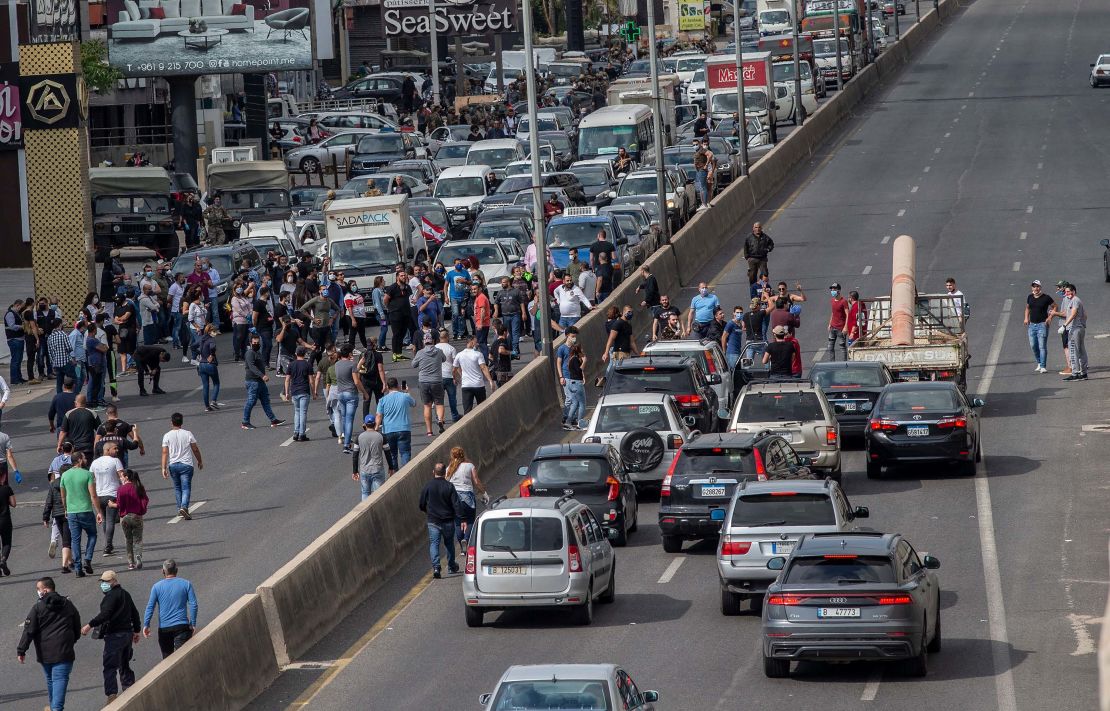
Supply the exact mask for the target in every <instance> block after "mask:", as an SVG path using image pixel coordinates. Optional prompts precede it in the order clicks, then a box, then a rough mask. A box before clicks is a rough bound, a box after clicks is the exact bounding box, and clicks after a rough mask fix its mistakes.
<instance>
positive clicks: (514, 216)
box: [474, 205, 536, 248]
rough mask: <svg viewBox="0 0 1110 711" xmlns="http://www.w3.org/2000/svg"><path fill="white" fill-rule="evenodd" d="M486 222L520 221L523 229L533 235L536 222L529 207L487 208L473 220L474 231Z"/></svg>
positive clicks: (506, 206)
mask: <svg viewBox="0 0 1110 711" xmlns="http://www.w3.org/2000/svg"><path fill="white" fill-rule="evenodd" d="M487 220H520V221H521V222H522V223H524V227H525V228H526V229H527V230H528V234H535V231H534V230H535V225H536V220H535V216H534V215H533V214H532V208H531V207H530V206H529V207H526V206H523V205H503V206H499V207H488V208H486V209H484V210H482V211H481V212H480V213H478V217H477V218H476V219H475V220H474V229H475V230H476V229H478V226H479V225H481V224H482V223H483V222H486V221H487ZM526 248H527V247H526Z"/></svg>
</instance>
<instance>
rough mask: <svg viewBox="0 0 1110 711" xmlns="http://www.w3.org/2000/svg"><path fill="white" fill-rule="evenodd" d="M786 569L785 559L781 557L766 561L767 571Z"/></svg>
mask: <svg viewBox="0 0 1110 711" xmlns="http://www.w3.org/2000/svg"><path fill="white" fill-rule="evenodd" d="M785 567H786V558H783V557H782V556H781V555H780V556H776V557H774V558H772V559H771V560H769V561H767V570H782V569H783V568H785Z"/></svg>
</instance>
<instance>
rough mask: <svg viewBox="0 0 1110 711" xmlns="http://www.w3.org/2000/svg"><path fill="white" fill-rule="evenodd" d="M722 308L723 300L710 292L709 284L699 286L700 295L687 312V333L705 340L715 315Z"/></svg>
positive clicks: (691, 303) (692, 301) (693, 300)
mask: <svg viewBox="0 0 1110 711" xmlns="http://www.w3.org/2000/svg"><path fill="white" fill-rule="evenodd" d="M720 307H721V300H720V299H718V298H717V295H716V294H714V293H712V292H710V291H709V284H707V283H705V282H704V281H703V282H701V283H700V284H698V294H697V296H695V297H694V298H693V299H691V300H690V310H689V311H687V312H686V332H687V333H691V334H693V333H696V334H697V337H698V338H705V337H706V336H707V335H708V333H709V328H710V325H711V322H712V321H713V314H714V313H715V312H716V311H717V309H719V308H720Z"/></svg>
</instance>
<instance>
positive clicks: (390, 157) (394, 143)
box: [351, 131, 417, 176]
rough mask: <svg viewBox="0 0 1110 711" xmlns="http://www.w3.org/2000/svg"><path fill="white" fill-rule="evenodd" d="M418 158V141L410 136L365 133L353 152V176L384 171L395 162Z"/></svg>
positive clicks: (390, 132) (389, 133) (394, 133)
mask: <svg viewBox="0 0 1110 711" xmlns="http://www.w3.org/2000/svg"><path fill="white" fill-rule="evenodd" d="M416 157H417V155H416V139H415V138H414V137H413V136H410V135H409V134H405V133H396V132H393V131H379V132H377V133H364V134H362V135H361V136H359V139H358V142H357V143H356V144H355V148H354V150H353V151H352V152H351V175H352V176H354V175H364V174H366V173H373V172H375V171H379V170H384V169H385V167H386V166H387V165H389V164H390V163H393V162H394V161H399V160H405V159H412V158H416Z"/></svg>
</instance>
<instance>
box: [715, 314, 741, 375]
mask: <svg viewBox="0 0 1110 711" xmlns="http://www.w3.org/2000/svg"><path fill="white" fill-rule="evenodd" d="M746 334H747V329H746V327H745V326H744V307H743V306H740V305H736V306H735V307H733V309H732V320H731V321H729V322H728V323H727V324H726V325H725V328H724V331H723V332H722V333H721V348H723V349H724V351H725V362H726V363H728V369H729V371H730V372H731V371H732V369H733V368H735V367H736V363H737V361H739V360H740V356H741V355H742V354H743V353H744V336H745V335H746Z"/></svg>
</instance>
